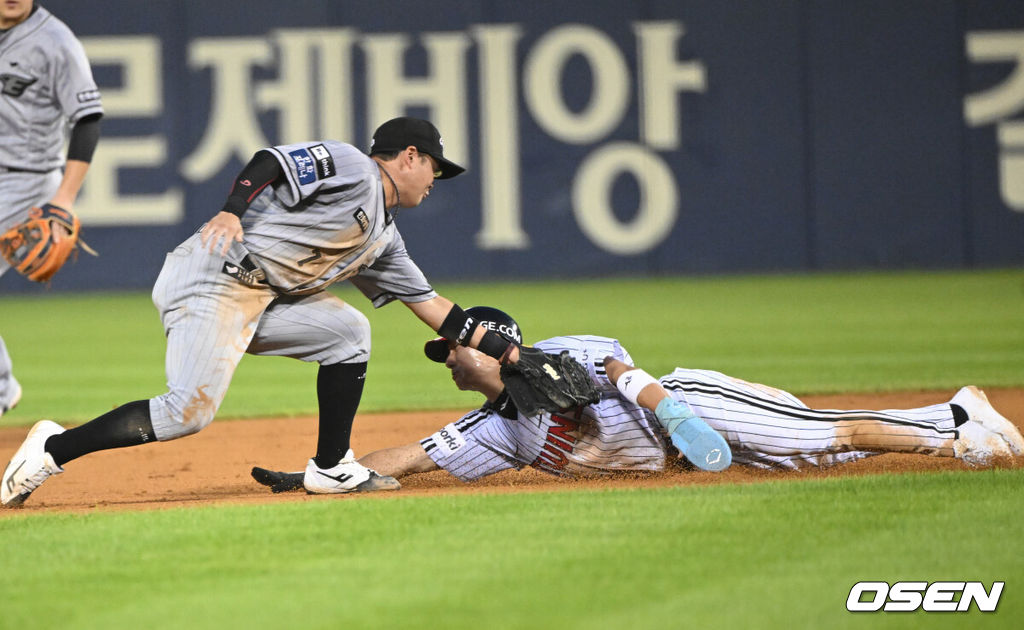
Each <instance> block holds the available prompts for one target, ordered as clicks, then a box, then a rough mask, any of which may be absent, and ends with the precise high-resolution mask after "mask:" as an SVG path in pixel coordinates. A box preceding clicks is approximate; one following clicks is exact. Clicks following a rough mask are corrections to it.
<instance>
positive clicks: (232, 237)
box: [199, 211, 242, 256]
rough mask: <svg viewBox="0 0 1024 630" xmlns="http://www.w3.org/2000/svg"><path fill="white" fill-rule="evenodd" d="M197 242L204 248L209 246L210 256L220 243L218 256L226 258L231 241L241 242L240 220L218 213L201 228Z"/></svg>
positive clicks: (227, 213) (229, 214)
mask: <svg viewBox="0 0 1024 630" xmlns="http://www.w3.org/2000/svg"><path fill="white" fill-rule="evenodd" d="M221 239H223V241H221ZM199 240H200V241H201V242H202V244H203V246H204V247H205V246H209V249H210V253H211V254H212V253H213V252H214V250H215V249H216V248H217V244H218V243H221V247H220V255H221V256H226V255H227V253H228V249H230V248H231V241H237V242H239V243H241V242H242V220H241V219H239V218H238V217H237V216H236V215H233V214H231V213H230V212H223V211H221V212H218V213H217V214H216V215H215V216H214V217H213V218H212V219H210V220H209V221H208V222H207V223H206V225H205V226H203V231H202V232H200V233H199Z"/></svg>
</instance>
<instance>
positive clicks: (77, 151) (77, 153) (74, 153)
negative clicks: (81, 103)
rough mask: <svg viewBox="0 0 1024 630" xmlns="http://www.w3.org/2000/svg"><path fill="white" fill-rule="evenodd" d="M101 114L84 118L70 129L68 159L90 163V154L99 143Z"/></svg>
mask: <svg viewBox="0 0 1024 630" xmlns="http://www.w3.org/2000/svg"><path fill="white" fill-rule="evenodd" d="M102 116H103V115H102V114H92V115H90V116H86V117H84V118H82V119H81V120H79V121H78V122H76V123H75V126H74V127H72V128H71V138H70V139H69V140H68V159H69V160H78V161H80V162H92V154H93V152H95V151H96V145H97V144H98V143H99V141H100V118H101V117H102Z"/></svg>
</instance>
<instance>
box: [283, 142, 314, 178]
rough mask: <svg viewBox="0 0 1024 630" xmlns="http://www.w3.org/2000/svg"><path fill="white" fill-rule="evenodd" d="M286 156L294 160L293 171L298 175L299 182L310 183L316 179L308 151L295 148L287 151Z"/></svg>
mask: <svg viewBox="0 0 1024 630" xmlns="http://www.w3.org/2000/svg"><path fill="white" fill-rule="evenodd" d="M288 156H289V157H290V158H291V159H292V162H295V173H296V175H298V176H299V184H301V185H306V184H312V183H313V182H315V181H316V167H315V166H314V163H313V158H312V157H310V155H309V151H307V150H305V149H296V150H294V151H292V152H290V153H288Z"/></svg>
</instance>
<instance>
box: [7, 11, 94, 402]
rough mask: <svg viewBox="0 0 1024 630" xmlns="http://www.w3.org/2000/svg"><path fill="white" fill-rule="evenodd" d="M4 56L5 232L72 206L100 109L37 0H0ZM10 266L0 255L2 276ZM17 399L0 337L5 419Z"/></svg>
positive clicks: (80, 53) (61, 30)
mask: <svg viewBox="0 0 1024 630" xmlns="http://www.w3.org/2000/svg"><path fill="white" fill-rule="evenodd" d="M0 58H2V60H3V70H2V72H0V82H2V86H0V234H3V233H5V232H6V231H7V230H8V229H10V228H11V227H13V226H15V225H17V224H19V223H22V222H24V221H25V220H26V219H27V218H28V211H29V209H30V208H32V207H33V206H40V205H42V204H45V203H50V204H52V205H55V206H58V207H60V208H64V209H66V210H71V209H72V207H73V206H74V203H75V199H77V197H78V191H79V190H80V189H81V187H82V183H83V182H84V181H85V174H86V171H88V169H89V162H90V161H91V160H92V155H93V151H94V150H95V148H96V144H97V142H98V140H99V134H100V132H99V120H100V117H101V116H102V115H103V107H102V105H101V103H100V93H99V90H97V89H96V83H95V81H93V77H92V70H91V69H90V67H89V60H88V59H87V58H86V56H85V50H84V49H83V48H82V44H81V43H80V42H79V41H78V39H76V38H75V35H74V33H72V32H71V29H69V28H68V27H67V25H65V24H64V23H63V22H61V21H60V20H59V19H57V18H56V17H54V16H53V15H52V14H51V13H50V12H49V11H47V10H46V9H44V8H43V7H41V6H39V5H37V4H34V3H33V2H32V0H4V1H3V2H0ZM69 126H70V139H69V137H68V128H69ZM66 141H67V142H68V149H67V153H66V154H64V153H63V151H64V145H65V142H66ZM62 167H63V168H62ZM9 268H10V265H8V263H7V261H6V260H5V259H4V258H2V257H0V275H3V274H4V273H5V272H6V271H7V270H8V269H9ZM20 399H21V386H20V384H19V383H18V381H17V380H16V379H15V378H14V374H13V373H12V365H11V358H10V356H9V355H8V353H7V349H6V347H5V345H4V343H3V340H2V339H0V416H2V415H3V414H4V412H6V411H8V410H10V409H11V408H13V407H14V406H15V405H16V404H17V403H18V401H19V400H20Z"/></svg>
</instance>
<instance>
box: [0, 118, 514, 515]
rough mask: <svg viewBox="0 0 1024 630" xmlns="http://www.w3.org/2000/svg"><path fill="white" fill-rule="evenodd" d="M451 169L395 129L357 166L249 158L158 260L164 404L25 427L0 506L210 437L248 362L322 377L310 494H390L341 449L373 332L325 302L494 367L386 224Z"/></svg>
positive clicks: (157, 400) (266, 155) (499, 353)
mask: <svg viewBox="0 0 1024 630" xmlns="http://www.w3.org/2000/svg"><path fill="white" fill-rule="evenodd" d="M463 170H464V169H463V168H462V167H460V166H458V165H456V164H454V163H452V162H450V161H449V160H447V159H445V157H444V155H443V145H442V141H441V136H440V134H439V133H438V131H437V129H436V128H434V126H433V125H432V124H431V123H429V122H428V121H425V120H420V119H416V118H404V117H403V118H396V119H393V120H390V121H388V122H386V123H384V124H382V125H381V126H380V127H379V128H378V129H377V130H376V131H375V133H374V135H373V143H372V145H371V148H370V155H369V156H368V155H366V154H365V153H363V152H361V151H360V150H359V149H357V148H356V147H354V146H351V145H348V144H344V143H342V142H336V141H333V140H323V141H319V142H310V143H302V144H291V145H282V146H275V147H271V148H268V149H264V150H261V151H258V152H257V153H256V154H255V155H254V156H253V158H252V160H251V161H250V162H249V163H248V164H247V165H246V166H245V167H244V168H243V169H242V171H241V173H240V174H239V175H238V177H237V178H236V180H235V183H234V187H233V189H232V191H231V194H230V195H229V197H228V200H227V202H226V203H225V205H224V207H223V209H222V210H221V211H220V212H219V213H218V214H217V215H215V216H214V217H213V218H212V219H211V220H210V221H209V222H208V223H206V224H205V225H204V226H203V227H202V228H201V229H200V231H199V232H197V233H196V234H194V235H193V236H192V237H191V238H189V239H187V240H186V241H185V242H184V243H182V244H181V245H180V246H178V247H177V248H176V249H175V250H174V251H172V252H171V253H169V254H168V255H167V260H166V262H165V264H164V267H163V270H162V271H161V272H160V275H159V277H158V278H157V280H156V284H155V286H154V287H153V302H154V304H155V305H156V307H157V309H158V310H159V312H160V317H161V320H162V322H163V325H164V329H165V332H166V334H167V360H166V369H167V383H168V391H167V392H166V393H164V394H162V395H160V396H156V397H154V398H150V399H148V400H139V401H135V402H131V403H128V404H126V405H123V406H121V407H119V408H117V409H114V410H113V411H111V412H109V413H107V414H104V415H103V416H100V417H99V418H96V419H95V420H92V421H91V422H88V423H86V424H84V425H82V426H79V427H76V428H73V429H70V430H67V431H65V430H64V428H62V427H61V426H60V425H58V424H57V423H55V422H52V421H49V420H43V421H40V422H38V423H37V424H36V425H35V426H34V427H33V428H32V430H31V431H30V432H29V436H28V438H26V440H25V442H24V443H23V444H22V446H21V448H20V449H19V450H18V452H17V453H15V455H14V457H13V458H12V459H11V461H10V464H9V465H8V467H7V470H6V471H5V472H4V476H3V482H2V486H0V491H2V501H3V504H4V505H7V506H17V505H20V504H21V503H22V502H23V501H24V500H25V498H26V497H27V496H28V495H29V494H30V493H31V492H32V491H33V490H34V489H35V488H36V487H38V486H39V484H41V483H42V482H43V481H45V480H46V479H47V478H48V477H49V476H50V475H52V474H55V473H60V472H62V471H63V468H62V466H63V465H64V464H65V463H67V462H69V461H71V460H73V459H75V458H77V457H81V456H82V455H84V454H86V453H90V452H93V451H97V450H101V449H108V448H118V447H126V446H133V445H138V444H144V443H146V442H150V441H153V440H172V439H175V438H179V437H182V436H185V435H189V434H192V433H195V432H197V431H199V430H201V429H202V428H203V427H205V426H207V425H208V424H209V423H210V422H211V421H212V420H213V418H214V415H215V414H216V412H217V408H218V406H219V405H220V403H221V401H222V400H223V399H224V396H225V394H226V392H227V388H228V384H229V383H230V381H231V377H232V375H233V373H234V371H235V367H236V366H237V365H238V362H239V361H240V360H241V358H242V355H243V354H244V353H246V352H248V353H249V354H256V355H277V356H288V357H293V358H296V359H300V360H303V361H310V362H316V363H318V364H319V365H320V367H319V370H318V373H317V383H316V391H317V398H318V402H319V407H320V414H319V415H320V418H319V436H318V441H317V450H316V455H315V457H313V458H312V459H310V460H309V462H308V463H307V466H306V470H305V473H304V487H305V488H306V490H307V491H309V492H311V493H344V492H351V491H372V490H388V489H395V488H397V482H395V481H394V480H393V479H391V478H388V477H382V476H380V475H377V474H376V473H375V472H374V471H373V470H370V469H367V468H366V467H364V466H362V465H360V464H359V463H358V462H357V461H356V459H355V457H354V454H353V453H352V450H351V449H350V448H349V441H350V434H351V429H352V421H353V419H354V417H355V413H356V409H357V407H358V405H359V400H360V397H361V395H362V389H363V381H364V378H365V375H366V365H367V361H368V360H369V357H370V326H369V322H368V320H367V319H366V317H365V316H364V315H363V314H362V313H360V312H359V311H358V310H356V309H355V308H354V307H353V306H351V305H350V304H347V303H345V302H344V301H342V300H341V299H339V298H338V297H336V296H334V295H332V294H330V293H328V292H326V291H325V290H324V289H326V288H327V287H328V286H329V285H331V284H332V283H334V282H338V281H341V280H350V281H352V283H353V284H355V285H356V286H357V287H358V288H359V290H360V291H361V292H362V293H363V294H365V295H366V296H367V297H368V298H369V299H370V300H371V301H372V303H373V305H374V306H375V307H380V306H383V305H385V304H387V303H389V302H391V301H393V300H399V301H401V302H402V303H404V304H405V305H406V306H407V307H408V308H409V309H410V310H411V311H412V312H413V313H414V314H415V315H416V316H417V317H418V318H419V319H421V320H422V321H423V322H425V323H426V324H427V325H428V326H430V327H431V328H432V329H433V330H435V331H438V332H440V333H441V334H442V335H443V336H445V337H446V338H451V339H459V340H460V342H461V343H466V344H471V345H472V346H473V347H478V348H480V349H481V350H482V351H483V352H485V353H487V354H488V355H490V356H494V357H496V358H501V359H502V360H504V361H506V362H507V361H516V360H518V348H516V347H514V344H512V343H510V342H509V341H508V340H506V339H505V338H504V337H502V336H500V335H498V334H497V333H494V332H491V331H489V330H487V329H485V328H483V327H478V326H477V325H476V323H475V320H474V319H473V318H472V317H470V316H469V315H467V314H466V313H465V312H464V311H463V310H462V309H461V308H459V307H458V306H456V305H455V304H453V303H452V302H451V301H450V300H448V299H446V298H444V297H442V296H440V295H438V294H437V293H436V292H435V291H434V290H433V289H432V288H431V285H430V284H429V283H428V282H427V280H426V278H425V277H424V275H423V273H422V272H421V271H420V269H419V268H418V267H417V266H416V264H415V263H414V262H413V261H412V259H411V258H410V257H409V254H408V252H407V251H406V249H405V244H404V242H403V240H402V237H401V235H400V234H399V233H398V229H397V226H396V224H395V221H394V217H393V215H392V210H393V209H394V208H396V207H404V208H411V207H414V206H417V205H419V204H420V202H421V201H423V199H424V198H426V197H427V195H429V194H430V190H431V188H433V185H434V180H435V179H446V178H451V177H454V176H456V175H458V174H459V173H461V172H463Z"/></svg>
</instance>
